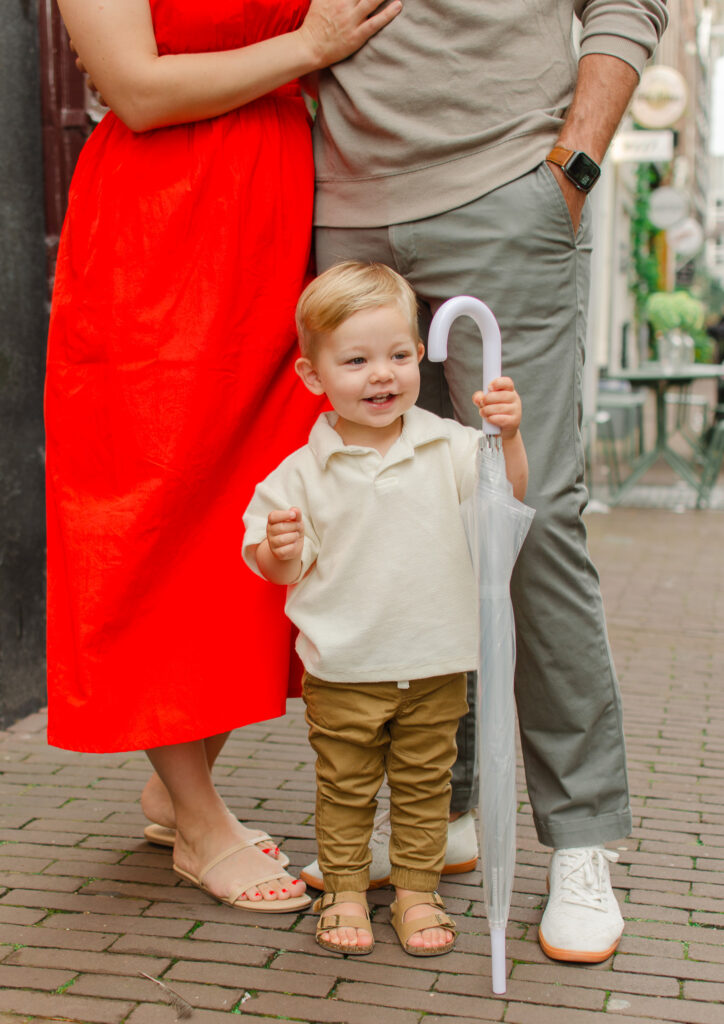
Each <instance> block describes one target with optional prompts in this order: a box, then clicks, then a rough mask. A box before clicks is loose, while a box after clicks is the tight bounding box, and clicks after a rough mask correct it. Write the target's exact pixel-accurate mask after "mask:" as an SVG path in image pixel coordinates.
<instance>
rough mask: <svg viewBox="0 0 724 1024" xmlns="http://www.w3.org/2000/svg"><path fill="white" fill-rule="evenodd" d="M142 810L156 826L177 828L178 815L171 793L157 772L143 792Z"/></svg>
mask: <svg viewBox="0 0 724 1024" xmlns="http://www.w3.org/2000/svg"><path fill="white" fill-rule="evenodd" d="M141 810H142V811H143V813H144V814H145V816H146V817H147V818H148V820H149V821H150V822H153V824H154V825H163V826H164V827H165V828H176V815H175V813H174V809H173V803H172V802H171V797H170V796H169V792H168V790H167V789H166V787H165V786H164V784H163V782H161V779H160V778H159V777H158V775H157V774H156V772H154V773H153V775H152V776H151V778H150V779H149V780H148V782H147V783H146V785H145V786H144V787H143V790H142V792H141Z"/></svg>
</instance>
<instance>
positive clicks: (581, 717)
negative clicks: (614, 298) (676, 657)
mask: <svg viewBox="0 0 724 1024" xmlns="http://www.w3.org/2000/svg"><path fill="white" fill-rule="evenodd" d="M590 251H591V239H590V224H589V220H588V217H587V216H586V212H585V211H584V221H583V223H582V225H581V228H580V230H579V231H578V234H577V235H576V236H575V237H574V232H573V226H572V224H571V220H570V217H569V214H568V209H567V207H566V204H565V201H564V199H563V195H562V193H561V191H560V188H559V187H558V183H557V181H556V179H555V178H554V177H553V175H552V173H551V171H550V169H549V168H548V166H547V164H545V163H543V164H541V165H540V166H539V167H538V168H537V169H536V170H534V171H531V172H530V173H529V174H526V175H524V176H523V177H521V178H518V179H517V180H515V181H512V182H510V183H509V184H507V185H505V186H503V187H502V188H499V189H497V190H496V191H495V192H491V193H488V194H487V195H485V196H483V197H482V198H480V199H477V200H475V201H474V202H472V203H468V204H466V205H465V206H461V207H458V208H457V209H455V210H450V211H449V212H446V213H443V214H440V215H438V216H436V217H428V218H425V219H424V220H419V221H413V222H411V223H405V224H393V225H391V226H388V227H381V228H318V229H317V232H316V253H317V266H318V269H319V271H320V272H321V271H322V270H325V269H326V268H327V267H329V266H331V265H332V264H333V263H336V262H339V261H340V260H342V259H361V260H374V261H378V262H382V263H386V264H388V265H389V266H391V267H394V268H395V269H396V270H398V271H399V272H400V273H401V274H402V275H403V276H404V277H406V278H407V280H408V281H409V282H410V284H411V285H412V286H413V288H414V289H415V291H416V293H417V296H418V299H419V303H420V310H421V328H422V336H423V339H424V337H425V334H426V330H427V325H428V324H429V321H430V317H431V315H432V314H434V312H435V311H436V309H437V308H438V306H439V305H440V304H441V303H442V302H444V301H445V299H448V298H450V297H451V296H453V295H461V294H467V295H474V296H477V297H478V298H480V299H482V300H483V301H484V302H485V303H487V305H488V306H490V308H491V309H492V311H493V313H494V314H495V315H496V317H497V319H498V321H499V323H500V328H501V332H502V336H503V370H504V372H505V373H506V374H508V375H510V376H511V377H512V378H513V380H514V381H515V384H516V387H517V389H518V391H519V392H520V394H521V397H522V400H523V422H522V434H523V439H524V441H525V445H526V448H527V450H528V459H529V463H530V482H529V486H528V494H527V497H526V502H527V503H528V504H530V505H532V506H533V507H534V508H535V509H536V516H535V519H534V520H533V525H532V527H531V531H530V533H529V535H528V538H527V540H526V542H525V545H524V547H523V551H522V552H521V555H520V557H519V559H518V563H517V565H516V569H515V572H514V576H513V581H512V587H511V590H512V595H513V602H514V606H515V619H516V632H517V645H518V647H517V649H518V661H517V669H516V681H515V685H516V699H517V705H518V719H519V722H520V731H521V741H522V746H523V756H524V760H525V770H526V779H527V783H528V791H529V793H530V798H531V803H532V806H533V814H534V819H535V824H536V829H537V832H538V837H539V839H540V841H541V842H542V843H545V844H546V845H548V846H555V847H565V846H588V845H592V844H594V843H601V842H605V841H607V840H611V839H616V838H619V837H621V836H624V835H626V834H628V832H629V831H630V828H631V812H630V809H629V803H628V784H627V777H626V759H625V751H624V740H623V731H622V715H621V699H620V694H619V690H618V683H617V681H616V676H615V672H614V669H613V664H612V660H611V653H610V649H609V645H608V639H607V635H606V626H605V620H604V614H603V605H602V601H601V594H600V589H599V582H598V575H597V573H596V570H595V568H594V566H593V564H592V562H591V560H590V558H589V555H588V551H587V545H586V531H585V528H584V525H583V522H582V519H581V512H582V510H583V508H584V506H585V504H586V500H587V494H586V490H585V487H584V485H583V447H582V443H581V435H580V422H581V389H582V371H583V340H584V337H585V323H586V311H587V303H588V289H589V275H590ZM481 354H482V347H481V340H480V334H479V332H478V330H477V328H476V327H475V326H474V325H473V323H472V321H470V320H468V319H467V318H461V319H459V320H457V321H456V322H455V325H454V327H453V330H452V332H451V336H450V339H449V344H448V359H447V362H446V363H445V364H444V366H443V365H441V364H433V363H430V362H429V361H428V360H424V361H423V384H422V391H421V395H420V402H419V404H420V405H422V406H423V407H425V408H427V409H430V410H432V411H433V412H436V413H439V414H441V415H443V416H453V415H454V417H455V418H456V419H458V420H460V421H461V422H463V423H467V424H470V425H472V426H476V427H479V426H480V417H479V415H478V412H477V410H476V408H475V406H474V405H473V403H472V401H471V396H472V393H473V391H475V390H477V389H478V388H479V387H480V386H481V381H482V358H481ZM470 686H471V688H472V687H474V679H472V680H471V681H470ZM471 697H472V698H473V699H470V698H471ZM468 701H469V704H470V707H471V708H472V709H474V708H475V699H474V694H469V698H468ZM474 737H475V721H474V711H473V712H471V713H469V714H468V716H466V718H464V719H463V720H462V721H461V724H460V729H459V730H458V760H457V762H456V765H455V768H454V770H453V799H452V805H451V806H452V809H453V810H459V811H465V810H467V809H469V808H470V807H472V806H474V805H475V803H476V800H477V792H476V788H477V786H476V780H475V774H476V763H475V761H476V757H475V751H476V743H475V738H474Z"/></svg>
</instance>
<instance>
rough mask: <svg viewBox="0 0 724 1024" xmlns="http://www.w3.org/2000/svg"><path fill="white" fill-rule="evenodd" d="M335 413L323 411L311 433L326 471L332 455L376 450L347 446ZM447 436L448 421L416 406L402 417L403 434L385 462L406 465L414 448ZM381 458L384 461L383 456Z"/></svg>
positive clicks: (311, 439) (387, 455) (311, 444)
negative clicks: (446, 425)
mask: <svg viewBox="0 0 724 1024" xmlns="http://www.w3.org/2000/svg"><path fill="white" fill-rule="evenodd" d="M336 421H337V413H336V412H323V413H321V415H320V416H319V418H318V419H317V422H316V423H315V424H314V426H313V427H312V430H311V432H310V434H309V447H310V449H311V451H312V453H313V455H314V456H315V458H316V459H317V461H318V463H319V465H320V467H321V468H322V469H326V467H327V463H328V462H329V460H330V458H331V457H332V455H335V454H337V453H339V454H342V455H367V454H369V453H373V454H375V455H378V453H377V452H375V450H374V448H361V447H358V446H357V445H346V444H345V443H344V441H343V440H342V438H341V437H340V436H339V434H338V433H337V431H336V430H335V429H334V424H335V423H336ZM446 437H447V431H446V429H445V420H444V419H442V418H441V417H440V416H436V415H435V414H434V413H432V412H427V411H426V410H425V409H420V408H418V406H416V405H414V406H413V407H412V408H411V409H408V411H407V412H406V413H404V415H403V417H402V433H401V434H400V436H399V437H398V438H397V440H396V441H395V443H394V444H393V445H392V447H391V448H390V450H389V451H388V452H387V454H386V455H385V456H384V461H385V462H392V463H394V462H403V461H404V460H405V459H409V458H412V456H413V454H414V451H415V448H419V447H420V446H421V445H424V444H429V443H430V442H431V441H439V440H442V439H443V438H446ZM378 457H379V458H380V459H382V456H379V455H378Z"/></svg>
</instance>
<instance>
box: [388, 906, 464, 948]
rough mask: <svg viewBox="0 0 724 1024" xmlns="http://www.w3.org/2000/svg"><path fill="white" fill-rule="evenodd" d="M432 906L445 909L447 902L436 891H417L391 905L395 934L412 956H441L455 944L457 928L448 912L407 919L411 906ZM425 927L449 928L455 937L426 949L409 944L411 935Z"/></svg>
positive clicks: (434, 912)
mask: <svg viewBox="0 0 724 1024" xmlns="http://www.w3.org/2000/svg"><path fill="white" fill-rule="evenodd" d="M419 906H430V907H438V908H439V910H442V911H444V910H445V904H444V903H443V901H442V899H441V898H440V896H439V894H438V893H436V892H416V893H413V894H412V896H403V897H402V899H400V900H396V901H395V902H394V903H393V904H392V905H391V906H390V921H391V923H392V927H393V928H394V930H395V935H396V936H397V938H398V939H399V940H400V945H401V946H402V948H403V949H404V951H405V952H406V953H409V954H410V956H441V955H442V954H443V953H449V952H450V950H451V949H453V948H454V946H455V939H456V937H457V934H458V932H457V928H456V927H455V922H454V921H452V920H451V919H450V918H449V917H448V916H447V914H445V913H439V912H436V911H433V912H431V913H430V914H428V916H427V917H419V918H416V919H415V920H414V921H405V914H406V913H407V911H408V910H410V908H411V907H419ZM425 928H447V929H448V930H449V931H451V932H452V933H453V937H452V939H451V940H450V941H449V942H446V943H445V945H444V946H433V947H432V948H429V949H426V948H425V946H408V940H409V939H410V936H412V935H414V934H415V932H421V931H423V929H425Z"/></svg>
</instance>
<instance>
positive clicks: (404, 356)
mask: <svg viewBox="0 0 724 1024" xmlns="http://www.w3.org/2000/svg"><path fill="white" fill-rule="evenodd" d="M411 355H412V353H411V352H395V354H394V356H393V357H392V358H393V359H397V360H399V361H401V360H403V359H409V358H410V356H411Z"/></svg>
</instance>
